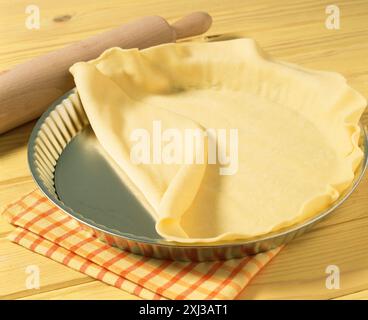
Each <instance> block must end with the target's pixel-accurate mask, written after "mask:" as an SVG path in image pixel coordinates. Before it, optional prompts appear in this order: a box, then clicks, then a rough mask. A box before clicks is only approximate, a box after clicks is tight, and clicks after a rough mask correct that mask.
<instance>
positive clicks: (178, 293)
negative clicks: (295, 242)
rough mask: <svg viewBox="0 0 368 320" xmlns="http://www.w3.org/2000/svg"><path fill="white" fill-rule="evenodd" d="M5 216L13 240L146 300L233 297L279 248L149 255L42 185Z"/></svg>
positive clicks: (19, 201) (6, 210)
mask: <svg viewBox="0 0 368 320" xmlns="http://www.w3.org/2000/svg"><path fill="white" fill-rule="evenodd" d="M3 215H4V216H5V217H6V218H7V219H8V221H9V222H10V223H11V224H13V225H14V226H16V229H15V230H14V231H13V232H12V233H11V234H10V236H9V238H10V240H11V241H13V242H15V243H18V244H20V245H22V246H24V247H26V248H28V249H30V250H32V251H34V252H37V253H39V254H42V255H44V256H47V257H49V258H51V259H53V260H55V261H58V262H60V263H62V264H65V265H67V266H68V267H70V268H73V269H75V270H78V271H80V272H83V273H85V274H87V275H89V276H91V277H93V278H95V279H98V280H101V281H103V282H105V283H107V284H109V285H112V286H115V287H117V288H120V289H123V290H125V291H127V292H129V293H131V294H134V295H137V296H139V297H141V298H143V299H234V298H236V296H237V295H238V294H239V293H240V292H241V291H243V289H244V288H245V287H246V286H247V284H248V283H249V281H250V280H251V279H252V278H253V277H254V276H255V275H256V274H257V273H258V272H259V271H260V270H261V269H262V268H263V267H264V266H265V265H266V264H267V263H268V262H269V261H270V260H271V259H272V258H273V257H274V256H275V255H276V254H277V253H278V252H279V250H280V248H278V249H274V250H271V251H269V252H266V253H262V254H258V255H256V256H252V257H247V258H243V259H234V260H227V261H215V262H178V261H169V260H159V259H154V258H147V257H143V256H139V255H135V254H132V253H129V252H126V251H123V250H120V249H118V248H115V247H112V246H110V245H107V244H106V243H104V242H102V241H100V240H98V239H97V238H95V237H93V236H91V234H90V233H89V232H87V231H85V230H84V229H82V228H81V227H80V226H79V224H78V223H77V222H76V221H74V220H73V219H72V218H71V217H69V216H68V215H67V214H65V213H64V212H62V211H61V210H59V209H58V208H57V207H55V206H54V205H53V204H52V203H51V202H49V201H48V200H47V198H45V197H44V196H43V195H42V194H41V192H40V191H38V190H37V191H33V192H31V193H30V194H28V195H26V196H24V197H23V198H22V199H20V200H18V201H17V202H15V203H13V204H11V205H9V206H8V207H7V208H6V209H5V211H4V212H3Z"/></svg>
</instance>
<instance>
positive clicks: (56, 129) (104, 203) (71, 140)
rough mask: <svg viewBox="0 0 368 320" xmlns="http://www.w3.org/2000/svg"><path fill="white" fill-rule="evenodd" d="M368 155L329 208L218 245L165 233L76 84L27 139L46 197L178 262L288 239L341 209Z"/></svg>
mask: <svg viewBox="0 0 368 320" xmlns="http://www.w3.org/2000/svg"><path fill="white" fill-rule="evenodd" d="M360 143H361V148H362V149H363V151H364V158H363V160H362V162H361V164H360V166H359V168H358V169H357V172H356V174H355V179H354V181H353V182H352V184H351V186H350V187H349V188H348V189H347V190H346V191H345V192H344V193H343V194H342V195H341V196H340V198H339V199H338V200H337V201H335V202H334V203H333V204H332V205H331V206H330V207H329V208H328V209H326V210H324V211H323V212H321V213H319V214H317V215H315V216H313V217H311V218H309V219H307V220H305V221H303V222H301V223H298V224H295V225H293V226H291V227H287V228H284V229H282V230H279V231H277V232H273V233H270V234H267V235H264V236H260V237H258V238H253V239H250V240H239V241H232V242H222V243H216V244H213V245H210V244H206V245H201V244H198V245H196V244H194V245H193V244H180V243H175V242H171V241H167V240H165V239H163V238H161V237H160V236H159V235H158V234H157V232H156V230H155V221H154V219H153V218H152V217H151V215H150V214H149V213H148V212H147V211H146V210H145V209H144V208H143V207H142V205H141V204H140V203H139V202H138V201H137V200H136V198H135V197H134V196H133V195H132V193H131V192H130V191H129V189H128V188H127V187H126V186H125V185H124V184H123V183H122V180H121V179H120V178H119V176H118V174H117V171H116V170H115V169H114V168H112V167H111V164H110V163H111V161H107V160H106V155H105V154H104V152H103V150H102V148H101V147H100V145H99V143H98V141H97V139H96V137H95V136H94V134H93V132H92V130H91V127H90V125H89V122H88V119H87V117H86V115H85V113H84V110H83V106H82V104H81V101H80V99H79V96H78V93H77V92H76V90H75V89H74V90H71V91H70V92H68V93H66V94H65V95H63V96H62V97H61V98H60V99H58V100H57V101H55V102H54V103H53V104H52V105H51V106H50V107H49V108H48V110H47V111H46V112H45V113H44V114H43V115H42V117H41V118H40V119H39V120H38V122H37V124H36V125H35V127H34V129H33V131H32V134H31V137H30V140H29V145H28V162H29V167H30V170H31V173H32V176H33V178H34V180H35V182H36V184H37V185H38V186H39V188H40V189H41V190H42V192H43V193H44V194H45V196H46V197H47V198H48V199H49V200H50V201H51V202H53V203H54V204H55V205H56V206H57V207H59V208H60V209H61V210H62V211H64V212H65V213H66V214H68V215H70V216H71V217H73V218H74V219H75V220H76V221H77V222H78V223H79V224H80V225H81V226H82V227H83V228H85V229H87V230H89V231H90V232H91V233H92V234H93V235H94V236H96V237H98V238H99V239H101V240H102V241H105V242H107V243H109V244H110V245H113V246H116V247H119V248H121V249H123V250H127V251H130V252H132V253H135V254H139V255H144V256H147V257H155V258H159V259H172V260H180V261H212V260H225V259H234V258H242V257H244V256H247V255H252V254H257V253H260V252H264V251H267V250H270V249H273V248H275V247H278V246H280V245H283V244H286V243H288V242H290V241H291V240H292V239H294V238H295V237H297V236H299V235H301V234H302V233H304V232H305V231H307V230H308V229H309V228H311V227H313V226H314V225H315V224H316V223H317V222H319V221H321V220H322V219H323V218H325V217H327V216H328V215H329V214H330V213H331V212H332V211H333V210H335V209H336V208H337V207H339V206H340V205H341V204H342V203H343V202H344V201H345V200H346V199H347V197H348V196H349V195H350V194H351V193H352V192H353V190H354V189H355V188H356V186H357V185H358V183H359V181H360V180H361V178H362V176H363V174H364V171H365V169H366V166H367V154H368V140H367V132H366V130H365V129H364V128H363V127H362V134H361V141H360Z"/></svg>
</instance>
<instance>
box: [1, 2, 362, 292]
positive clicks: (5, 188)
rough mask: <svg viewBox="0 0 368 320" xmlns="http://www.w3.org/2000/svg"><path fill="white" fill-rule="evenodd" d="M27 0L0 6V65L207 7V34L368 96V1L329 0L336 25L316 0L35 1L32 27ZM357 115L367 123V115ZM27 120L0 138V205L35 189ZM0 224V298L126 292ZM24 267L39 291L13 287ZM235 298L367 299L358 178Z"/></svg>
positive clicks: (19, 282)
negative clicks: (241, 39)
mask: <svg viewBox="0 0 368 320" xmlns="http://www.w3.org/2000/svg"><path fill="white" fill-rule="evenodd" d="M27 4H28V2H26V1H17V2H11V1H6V2H5V1H2V2H0V12H1V16H2V19H0V52H1V53H2V54H1V59H0V69H4V70H5V69H9V68H10V67H11V66H14V65H15V64H17V63H19V62H22V61H24V60H26V59H29V58H31V57H34V56H37V55H39V54H42V53H45V52H48V51H50V50H53V49H55V48H59V47H61V46H64V45H66V44H68V43H70V42H72V41H76V40H79V39H82V38H85V37H87V36H89V35H92V34H94V33H97V32H101V31H104V30H107V29H109V28H112V27H114V26H117V25H120V24H122V23H124V22H126V21H128V20H131V19H132V18H133V17H134V18H138V17H141V16H145V15H153V14H159V15H161V16H163V17H164V18H166V19H168V20H169V21H170V22H173V21H175V20H176V19H177V18H179V17H180V16H182V15H184V14H186V13H189V12H192V11H208V12H209V13H210V14H211V15H212V16H213V19H214V20H213V26H212V28H211V30H210V33H209V34H208V35H209V36H210V37H211V38H213V39H215V38H221V37H224V36H225V37H227V36H230V34H233V33H237V34H242V35H245V36H249V37H253V38H255V39H257V41H258V42H259V44H260V45H261V47H263V48H264V50H265V51H267V52H268V53H269V54H271V55H272V56H273V57H275V58H277V59H281V60H287V61H290V62H293V63H298V64H300V65H303V66H306V67H310V68H315V69H323V70H331V71H337V72H340V73H342V74H343V75H344V76H345V77H346V78H347V79H348V82H349V83H350V85H352V86H353V87H354V88H355V89H357V90H359V91H360V92H361V93H362V94H363V95H365V96H366V97H367V96H368V2H367V1H365V0H362V1H360V0H356V1H334V4H336V5H338V6H339V7H340V12H341V29H340V30H328V29H326V28H325V18H326V14H325V7H326V5H328V4H331V3H330V1H319V0H310V1H305V0H296V1H291V0H286V1H280V2H275V1H271V0H257V1H256V0H254V1H241V0H239V1H235V0H228V1H223V0H212V1H206V0H196V1H187V0H177V1H169V0H160V1H158V0H141V1H138V2H132V1H122V0H111V1H109V2H108V3H106V2H102V1H97V0H90V1H86V0H82V1H78V2H75V1H72V0H64V1H62V2H60V1H58V2H57V1H46V0H39V1H37V4H38V5H39V6H40V9H41V29H40V30H37V31H35V30H33V31H31V30H27V29H26V28H25V27H24V19H25V14H24V10H25V6H26V5H27ZM63 17H64V18H63ZM65 17H67V18H65ZM106 17H108V18H106ZM363 121H364V123H365V124H368V113H367V112H366V113H365V114H364V116H363ZM33 124H34V123H31V124H28V125H25V126H22V127H21V128H19V129H16V130H13V131H11V132H9V133H7V134H5V135H2V136H0V206H3V205H5V204H7V203H8V202H10V201H14V200H15V199H16V198H18V197H20V196H21V195H22V194H24V193H25V192H28V191H30V190H32V189H33V188H35V185H34V183H33V181H32V179H31V177H30V175H29V171H28V168H27V163H26V142H27V139H28V136H29V133H30V130H31V128H32V126H33ZM10 230H11V227H10V226H8V225H7V224H6V223H5V222H4V221H0V283H1V286H0V297H3V298H24V299H33V298H34V299H62V298H71V299H77V298H78V299H89V298H98V299H106V298H111V299H130V298H132V296H131V295H128V294H127V293H125V292H123V291H120V290H118V289H115V288H112V287H109V286H107V285H105V284H103V283H100V282H97V281H95V280H93V279H91V278H88V277H86V276H85V275H83V274H80V273H78V272H75V271H73V270H71V269H69V268H66V267H64V266H62V265H60V264H58V263H56V262H53V261H50V260H49V259H46V258H44V257H41V256H39V255H37V254H35V253H32V252H30V251H28V250H26V249H24V248H22V247H20V246H16V245H14V244H10V243H8V242H7V241H6V240H5V239H4V236H5V235H6V234H7V233H8V232H9V231H10ZM4 256H5V257H7V258H6V260H5V261H4ZM27 264H28V265H29V264H39V265H40V266H42V277H41V281H42V286H41V289H40V290H39V291H28V290H25V288H24V286H23V287H22V284H23V282H24V268H25V266H26V265H27ZM330 264H335V265H337V266H338V267H339V268H340V271H341V287H340V289H337V290H328V289H326V286H325V281H326V273H325V270H326V267H327V266H328V265H330ZM17 278H18V280H17ZM8 279H9V280H11V281H9V280H8ZM239 298H243V299H261V298H265V299H269V298H276V299H282V298H290V299H295V298H308V299H310V298H316V299H368V176H367V175H366V176H365V178H364V179H363V181H362V182H361V184H360V186H359V187H358V189H357V190H356V191H355V192H354V193H353V195H352V196H351V197H350V198H349V200H348V201H347V202H346V203H344V205H343V206H342V207H341V208H340V209H338V210H337V211H336V212H334V213H333V215H331V216H330V217H329V218H328V219H327V220H325V221H323V222H321V223H320V224H318V225H317V226H316V227H315V228H314V229H313V230H312V231H310V232H309V233H307V234H305V235H304V236H302V237H300V238H298V239H296V240H295V241H293V242H292V243H291V244H289V245H288V246H287V247H286V248H285V249H284V250H283V251H282V252H281V253H280V254H279V255H278V256H277V257H276V258H275V259H274V260H273V261H272V262H271V263H270V264H269V265H268V266H267V267H266V268H265V269H264V270H262V271H261V273H260V274H259V276H257V277H256V278H255V279H254V280H253V281H252V282H251V284H250V285H249V286H248V287H247V289H246V290H245V291H244V292H243V293H242V294H241V295H240V297H239Z"/></svg>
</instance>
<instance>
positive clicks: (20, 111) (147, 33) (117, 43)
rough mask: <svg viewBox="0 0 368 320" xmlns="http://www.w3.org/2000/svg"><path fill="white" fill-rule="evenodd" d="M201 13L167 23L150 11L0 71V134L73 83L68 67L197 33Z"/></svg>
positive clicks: (206, 23) (207, 22) (206, 19)
mask: <svg viewBox="0 0 368 320" xmlns="http://www.w3.org/2000/svg"><path fill="white" fill-rule="evenodd" d="M211 22H212V19H211V17H210V16H209V15H208V14H207V13H204V12H195V13H192V14H190V15H188V16H186V17H184V18H182V19H181V20H179V21H177V22H175V23H174V24H173V25H170V24H168V22H167V21H166V20H165V19H163V18H161V17H159V16H151V17H145V18H142V19H140V20H137V21H134V22H130V23H128V24H124V25H122V26H120V27H117V28H115V29H112V30H110V31H107V32H104V33H101V34H98V35H95V36H92V37H90V38H88V39H85V40H82V41H79V42H76V43H74V44H71V45H69V46H67V47H65V48H62V49H60V50H56V51H53V52H50V53H48V54H45V55H42V56H39V57H37V58H34V59H32V60H29V61H27V62H25V63H22V64H20V65H18V66H16V67H15V68H14V69H12V70H9V71H5V72H3V73H1V74H0V134H1V133H3V132H5V131H7V130H10V129H12V128H14V127H17V126H19V125H21V124H23V123H26V122H28V121H30V120H33V119H35V118H37V117H39V116H40V115H41V114H42V112H43V111H45V109H46V108H47V107H48V106H49V105H50V104H51V103H52V102H53V101H55V100H56V99H57V98H58V97H60V96H61V95H62V94H63V93H65V92H67V91H68V90H70V89H72V88H73V87H74V82H73V77H72V76H71V75H70V73H69V71H68V69H69V67H70V66H71V65H72V64H73V63H75V62H78V61H87V60H91V59H94V58H96V57H98V56H99V55H100V54H101V53H102V52H103V51H105V50H106V49H108V48H111V47H122V48H126V49H128V48H140V49H142V48H147V47H150V46H154V45H158V44H162V43H168V42H174V41H175V40H176V39H179V38H184V37H190V36H195V35H199V34H201V33H204V32H206V31H207V30H208V28H209V27H210V26H211Z"/></svg>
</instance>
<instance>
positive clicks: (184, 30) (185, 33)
mask: <svg viewBox="0 0 368 320" xmlns="http://www.w3.org/2000/svg"><path fill="white" fill-rule="evenodd" d="M211 24H212V18H211V16H210V15H209V14H208V13H207V12H201V11H200V12H193V13H191V14H189V15H187V16H185V17H183V18H181V19H180V20H178V21H176V22H174V23H173V24H172V25H171V27H172V28H173V29H174V31H175V34H176V39H182V38H187V37H193V36H198V35H200V34H202V33H205V32H206V31H207V30H208V29H209V28H210V26H211Z"/></svg>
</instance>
